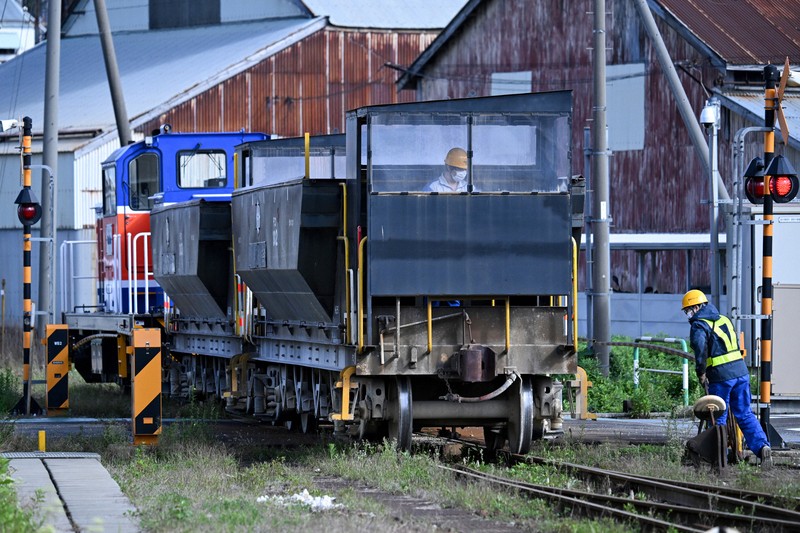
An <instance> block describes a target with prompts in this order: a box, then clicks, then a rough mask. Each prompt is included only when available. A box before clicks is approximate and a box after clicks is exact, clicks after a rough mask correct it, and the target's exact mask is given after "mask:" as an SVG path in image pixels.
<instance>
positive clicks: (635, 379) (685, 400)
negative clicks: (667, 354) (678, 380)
mask: <svg viewBox="0 0 800 533" xmlns="http://www.w3.org/2000/svg"><path fill="white" fill-rule="evenodd" d="M635 342H636V343H638V342H665V343H671V344H680V345H681V348H682V349H683V351H684V352H687V351H688V350H687V349H686V341H685V340H683V339H679V338H674V337H638V338H637V339H636V341H635ZM639 371H644V372H653V373H659V374H683V405H689V360H688V359H687V358H685V357H684V358H683V365H682V369H681V370H664V369H659V368H640V367H639V347H638V346H635V347H634V348H633V386H634V388H636V389H638V388H639Z"/></svg>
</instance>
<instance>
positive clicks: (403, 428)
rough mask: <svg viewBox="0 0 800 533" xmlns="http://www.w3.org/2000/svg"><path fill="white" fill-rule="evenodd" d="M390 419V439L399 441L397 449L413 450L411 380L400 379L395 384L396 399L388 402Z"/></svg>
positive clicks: (406, 378)
mask: <svg viewBox="0 0 800 533" xmlns="http://www.w3.org/2000/svg"><path fill="white" fill-rule="evenodd" d="M387 403H388V406H387V411H388V415H389V416H388V418H389V439H390V440H395V441H397V449H398V450H401V451H409V450H411V434H412V432H413V423H412V413H411V380H410V379H409V378H408V377H398V378H397V382H396V384H395V391H394V398H392V400H391V401H390V402H387Z"/></svg>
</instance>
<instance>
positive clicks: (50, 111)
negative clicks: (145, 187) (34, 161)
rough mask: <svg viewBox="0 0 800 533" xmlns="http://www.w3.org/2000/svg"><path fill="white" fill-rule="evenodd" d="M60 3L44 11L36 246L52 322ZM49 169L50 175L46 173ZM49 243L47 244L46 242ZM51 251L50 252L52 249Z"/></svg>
mask: <svg viewBox="0 0 800 533" xmlns="http://www.w3.org/2000/svg"><path fill="white" fill-rule="evenodd" d="M60 65H61V2H59V1H51V2H50V3H49V6H48V10H47V59H46V62H45V78H44V147H43V150H42V164H43V165H44V167H46V168H44V169H43V170H42V181H41V183H42V189H41V190H42V228H41V237H42V239H44V240H42V241H41V243H40V244H39V309H40V310H41V311H44V312H46V313H52V318H53V320H54V321H55V316H56V315H55V307H54V306H55V302H51V301H50V294H51V290H50V289H48V288H49V287H53V289H52V292H53V293H55V292H56V291H55V283H56V281H55V278H56V273H55V271H54V269H53V271H51V265H52V264H53V263H51V261H50V260H49V258H50V257H52V256H53V255H54V254H55V252H56V245H57V242H58V241H57V240H56V233H57V225H58V222H57V220H56V186H55V182H54V181H52V182H51V174H50V171H52V177H53V180H54V179H55V176H58V92H59V79H58V77H59V72H60V70H61V68H60ZM48 168H49V171H48ZM48 239H49V241H48ZM51 247H52V248H51ZM48 322H49V320H40V321H38V322H37V323H36V331H37V333H38V335H39V337H44V332H45V328H46V327H47V323H48Z"/></svg>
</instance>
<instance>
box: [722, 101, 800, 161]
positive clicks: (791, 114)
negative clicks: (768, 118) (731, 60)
mask: <svg viewBox="0 0 800 533" xmlns="http://www.w3.org/2000/svg"><path fill="white" fill-rule="evenodd" d="M718 94H719V97H720V100H721V102H722V105H723V106H725V107H727V108H728V109H730V110H732V111H734V112H736V113H738V114H740V115H742V116H744V117H746V118H747V119H749V120H751V121H752V122H753V123H754V124H758V125H760V126H763V124H764V91H758V92H756V91H742V90H726V91H722V92H721V93H718ZM781 107H783V116H784V117H786V125H787V126H788V128H789V143H788V144H789V146H791V147H792V148H795V149H797V150H800V92H796V91H787V92H785V93H784V94H783V100H782V101H781ZM775 127H776V129H777V130H778V131H780V128H779V127H778V121H777V120H776V121H775ZM781 139H782V137H781V136H780V135H777V136H776V137H775V140H776V141H780V140H781Z"/></svg>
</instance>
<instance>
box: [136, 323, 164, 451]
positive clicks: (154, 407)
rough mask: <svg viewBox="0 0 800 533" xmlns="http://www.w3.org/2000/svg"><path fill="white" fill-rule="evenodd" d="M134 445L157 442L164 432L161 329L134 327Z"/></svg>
mask: <svg viewBox="0 0 800 533" xmlns="http://www.w3.org/2000/svg"><path fill="white" fill-rule="evenodd" d="M132 367H133V372H132V373H133V391H132V398H133V418H132V420H131V422H132V424H131V425H132V426H133V444H135V445H138V444H157V443H158V436H159V435H161V330H160V329H158V328H139V329H134V330H133V365H132Z"/></svg>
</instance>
